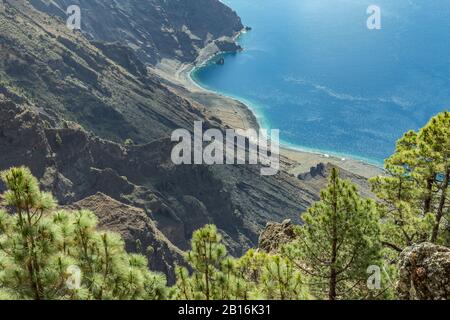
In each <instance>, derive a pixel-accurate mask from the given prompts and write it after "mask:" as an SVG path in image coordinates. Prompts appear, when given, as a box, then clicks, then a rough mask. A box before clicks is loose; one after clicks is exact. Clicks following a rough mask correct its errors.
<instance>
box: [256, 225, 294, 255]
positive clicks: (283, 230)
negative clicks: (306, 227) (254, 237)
mask: <svg viewBox="0 0 450 320" xmlns="http://www.w3.org/2000/svg"><path fill="white" fill-rule="evenodd" d="M295 238H296V235H295V231H294V224H293V223H292V221H291V220H290V219H287V220H284V221H283V222H282V223H275V222H269V223H268V224H267V225H266V228H265V229H264V231H263V232H262V233H261V236H260V237H259V246H258V247H259V249H261V250H263V251H266V252H268V253H276V252H277V251H278V250H279V249H280V247H281V246H282V245H283V244H286V243H289V242H291V241H293V240H294V239H295Z"/></svg>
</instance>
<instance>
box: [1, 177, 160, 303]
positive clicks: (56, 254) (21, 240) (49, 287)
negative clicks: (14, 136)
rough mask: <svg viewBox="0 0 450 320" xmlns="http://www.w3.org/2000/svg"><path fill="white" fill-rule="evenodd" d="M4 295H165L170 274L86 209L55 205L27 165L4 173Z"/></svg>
mask: <svg viewBox="0 0 450 320" xmlns="http://www.w3.org/2000/svg"><path fill="white" fill-rule="evenodd" d="M1 176H2V179H3V181H4V183H5V184H6V186H7V188H8V190H7V191H6V192H5V193H4V194H3V196H2V198H3V203H2V205H3V206H5V207H7V208H11V209H12V210H13V212H12V214H10V213H7V212H6V211H4V210H1V211H0V297H2V298H8V297H9V298H15V299H38V300H40V299H161V298H164V297H165V296H166V287H165V277H164V276H162V275H159V274H155V273H153V272H150V271H149V270H148V268H147V259H146V258H145V257H143V256H140V255H135V254H128V253H126V252H125V249H124V242H123V240H122V238H121V237H120V235H118V234H115V233H111V232H107V231H97V230H96V227H97V218H96V216H95V215H94V214H93V213H91V212H89V211H86V210H82V211H78V212H67V211H55V210H54V208H55V206H56V202H55V201H54V199H53V197H52V195H51V194H49V193H45V192H41V191H40V190H39V186H38V181H37V180H36V178H34V177H33V176H32V174H31V172H30V171H29V170H28V169H26V168H12V169H10V170H7V171H5V172H3V173H2V174H1Z"/></svg>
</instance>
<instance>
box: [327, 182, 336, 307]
mask: <svg viewBox="0 0 450 320" xmlns="http://www.w3.org/2000/svg"><path fill="white" fill-rule="evenodd" d="M337 202H338V200H337V177H334V179H333V230H332V245H331V247H332V248H331V266H330V284H329V285H330V289H329V292H328V299H329V300H336V284H337V272H336V260H337V259H336V258H337V210H338V208H337V206H338V204H337Z"/></svg>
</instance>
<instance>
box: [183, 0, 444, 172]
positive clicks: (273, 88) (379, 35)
mask: <svg viewBox="0 0 450 320" xmlns="http://www.w3.org/2000/svg"><path fill="white" fill-rule="evenodd" d="M224 2H225V3H226V4H228V5H229V6H230V7H232V8H233V9H234V10H236V12H237V13H238V14H239V15H240V16H241V17H242V20H243V23H244V24H245V25H248V26H251V27H252V28H253V30H252V31H250V32H248V33H246V34H244V35H242V36H241V38H240V40H239V42H240V44H241V45H242V47H244V48H245V51H244V52H242V53H237V54H225V55H224V57H225V65H223V66H221V65H217V64H215V63H214V61H212V62H211V63H209V64H207V65H205V66H204V67H202V68H199V69H196V70H195V71H194V72H193V74H192V77H193V79H194V80H195V81H197V82H198V83H199V84H200V85H201V86H203V87H205V88H208V89H211V90H214V91H218V92H221V93H223V94H226V95H230V96H233V97H235V98H238V99H241V100H242V101H244V102H246V103H247V104H249V106H250V107H251V108H252V110H253V111H254V112H255V113H256V114H257V115H258V117H259V119H260V122H261V124H262V125H263V126H264V127H266V128H274V129H280V130H281V139H282V140H283V142H284V143H286V144H288V145H290V146H293V147H298V148H301V149H304V150H313V151H320V152H324V153H330V154H335V155H341V156H346V157H353V158H359V159H365V160H368V161H370V162H373V163H382V161H383V159H384V158H386V157H387V156H389V155H390V154H391V153H392V152H393V150H394V147H395V141H396V140H397V139H398V138H400V137H401V136H402V134H403V133H404V132H405V131H407V130H410V129H414V130H416V129H418V128H420V127H422V126H423V125H424V124H425V123H426V122H427V121H428V119H429V118H430V117H431V116H433V115H435V114H436V113H438V112H440V111H443V110H446V109H450V1H448V0H395V1H393V0H368V1H366V0H227V1H224ZM372 4H375V5H378V6H379V7H380V9H381V27H382V29H381V30H369V29H368V28H367V24H366V21H367V18H368V17H369V15H368V14H367V12H366V10H367V8H368V6H369V5H372Z"/></svg>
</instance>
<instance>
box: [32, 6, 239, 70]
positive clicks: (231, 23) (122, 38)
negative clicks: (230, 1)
mask: <svg viewBox="0 0 450 320" xmlns="http://www.w3.org/2000/svg"><path fill="white" fill-rule="evenodd" d="M30 2H31V3H32V4H33V5H34V6H35V7H36V8H37V9H39V10H41V11H43V12H46V13H49V14H53V15H56V16H58V17H60V18H61V19H63V20H65V19H66V14H65V11H66V9H67V8H68V7H69V6H70V5H74V4H76V5H79V7H80V8H81V14H82V19H81V29H82V30H83V32H84V33H86V34H87V35H88V36H89V37H90V38H91V39H95V40H102V41H106V42H116V41H118V42H120V43H122V44H124V45H127V46H130V47H131V48H133V49H134V50H135V51H136V53H137V56H138V57H139V58H140V59H141V60H142V61H144V62H146V63H153V64H155V63H157V62H158V61H160V60H161V59H163V58H169V59H177V60H179V61H182V62H193V61H194V60H195V59H196V58H197V54H198V51H199V50H200V49H202V48H204V47H205V46H207V45H208V44H209V43H211V42H214V41H216V40H218V39H221V40H223V41H226V42H228V43H230V44H233V41H231V40H230V39H231V38H232V37H233V36H234V35H235V34H236V33H237V32H239V31H241V30H242V29H243V25H242V23H241V20H240V18H239V17H238V16H237V15H236V13H235V12H233V11H232V10H231V9H230V8H228V7H227V6H225V5H224V4H223V3H222V2H220V1H219V0H195V1H192V0H167V1H161V0H139V1H137V0H108V1H105V0H76V1H74V0H53V1H46V0H31V1H30Z"/></svg>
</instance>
